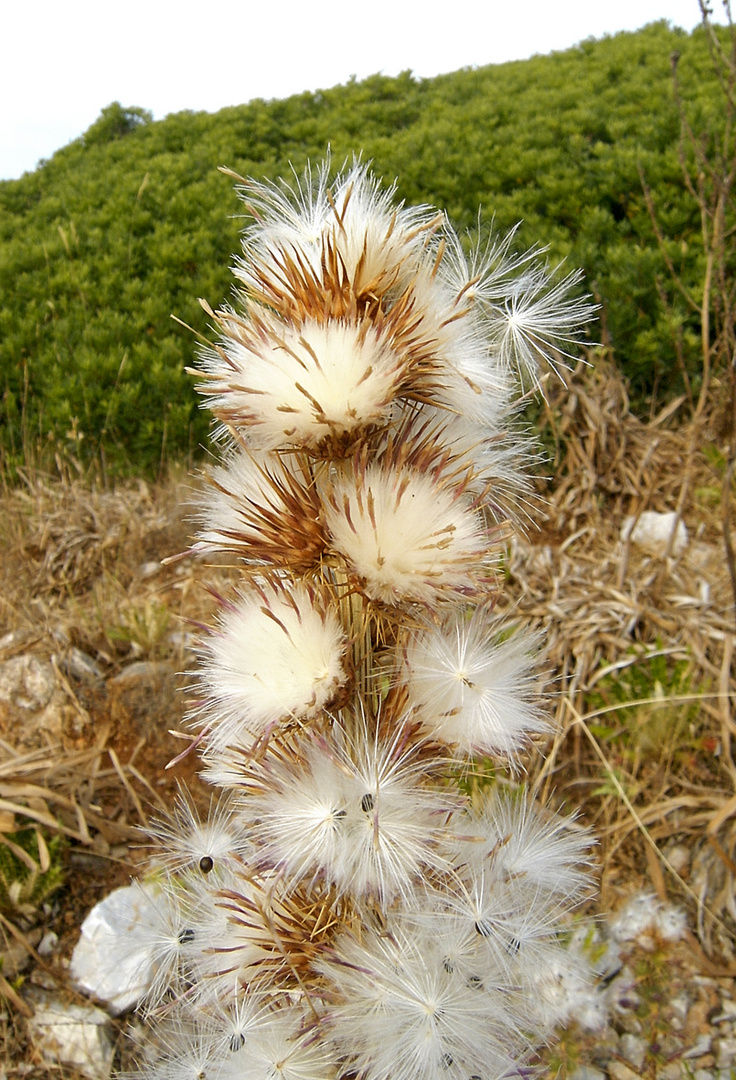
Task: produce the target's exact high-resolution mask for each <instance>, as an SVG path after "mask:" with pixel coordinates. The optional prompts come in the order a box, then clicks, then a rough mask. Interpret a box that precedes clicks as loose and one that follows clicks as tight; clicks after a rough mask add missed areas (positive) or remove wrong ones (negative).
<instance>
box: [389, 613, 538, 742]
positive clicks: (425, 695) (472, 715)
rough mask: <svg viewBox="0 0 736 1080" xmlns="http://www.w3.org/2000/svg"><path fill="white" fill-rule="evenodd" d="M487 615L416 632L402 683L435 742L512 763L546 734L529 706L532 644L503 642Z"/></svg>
mask: <svg viewBox="0 0 736 1080" xmlns="http://www.w3.org/2000/svg"><path fill="white" fill-rule="evenodd" d="M500 631H501V627H500V626H499V622H498V619H497V618H496V617H495V616H494V615H493V614H492V613H491V612H490V611H489V610H488V609H487V608H481V609H478V610H477V611H476V612H475V613H474V614H473V615H472V616H471V617H468V616H467V615H466V614H465V613H463V612H462V611H461V612H458V613H454V614H453V615H452V616H451V617H450V618H448V619H447V620H446V621H444V622H443V623H441V624H440V625H434V624H428V625H427V627H426V628H425V629H423V630H420V631H417V632H415V633H414V634H413V635H412V637H411V638H410V640H409V643H408V644H407V646H406V649H405V652H404V664H403V669H402V675H401V677H402V680H403V681H404V682H405V683H406V687H407V691H408V695H409V700H410V702H411V704H412V705H413V706H414V707H415V709H416V713H417V717H418V719H420V720H421V723H422V725H423V727H424V729H425V730H426V731H427V733H428V734H431V736H432V737H434V738H436V739H438V740H440V741H441V742H444V743H448V744H449V745H451V746H453V747H455V748H456V750H457V752H458V753H461V754H463V755H469V754H477V753H481V754H482V753H487V754H493V753H495V754H499V753H500V754H506V755H512V754H514V753H516V752H517V751H519V750H520V749H521V747H522V746H523V745H524V743H525V741H526V740H527V739H528V737H529V735H531V734H533V733H535V732H540V731H544V730H545V729H546V727H547V724H546V722H545V721H544V718H543V717H542V716H541V714H540V711H539V708H538V706H537V705H536V704H535V702H534V667H535V659H534V649H535V646H536V639H535V638H534V637H532V636H529V635H527V634H524V633H521V632H518V631H517V632H516V633H514V634H512V636H511V637H509V638H507V639H506V640H502V639H501V638H500Z"/></svg>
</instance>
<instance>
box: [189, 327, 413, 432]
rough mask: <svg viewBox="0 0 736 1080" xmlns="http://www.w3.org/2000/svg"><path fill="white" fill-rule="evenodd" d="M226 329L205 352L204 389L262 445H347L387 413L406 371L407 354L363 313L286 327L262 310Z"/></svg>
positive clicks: (218, 407) (214, 405) (235, 424)
mask: <svg viewBox="0 0 736 1080" xmlns="http://www.w3.org/2000/svg"><path fill="white" fill-rule="evenodd" d="M223 329H224V331H225V333H226V335H227V336H226V337H225V338H224V340H223V344H222V347H221V349H220V350H219V351H209V352H208V353H207V354H205V357H204V368H205V372H206V373H207V375H208V381H207V383H206V384H204V387H203V390H204V392H205V393H206V394H208V395H211V401H210V407H211V408H212V409H213V410H214V411H215V412H216V413H217V415H218V416H219V417H220V418H221V419H223V420H225V421H227V422H228V423H229V424H230V425H231V426H233V427H235V428H238V429H243V428H247V431H248V439H249V442H250V443H251V444H252V445H253V446H256V447H260V448H263V449H277V448H279V447H308V448H312V449H314V448H317V447H319V446H320V445H321V444H323V443H325V442H327V443H328V444H329V445H333V446H334V445H339V444H341V443H346V442H347V443H348V444H349V442H350V440H351V439H352V438H354V437H355V436H356V435H357V434H359V433H360V432H361V431H362V430H364V429H365V428H368V427H371V426H372V425H375V424H378V423H380V422H381V421H383V420H384V419H385V417H386V415H387V411H388V408H389V406H390V404H391V402H392V401H393V399H394V397H395V396H396V394H397V392H398V390H399V388H400V385H401V381H402V378H403V376H404V371H405V360H404V358H402V356H401V355H399V354H398V353H396V352H395V351H394V349H393V348H392V347H391V344H390V342H388V341H386V340H385V336H384V335H382V334H381V333H380V330H379V328H378V327H376V326H375V325H374V324H373V323H371V322H369V321H368V320H365V319H363V320H360V321H354V320H344V319H330V320H328V321H326V322H318V321H316V320H314V319H309V320H307V321H305V322H303V323H301V324H300V325H298V326H285V325H284V324H282V323H280V322H278V321H276V320H275V319H274V318H273V317H267V316H265V315H263V316H260V317H259V319H258V322H257V323H254V324H252V325H251V327H246V326H245V325H244V324H242V323H239V322H236V321H233V322H231V323H230V324H229V325H228V324H227V323H226V322H224V323H223Z"/></svg>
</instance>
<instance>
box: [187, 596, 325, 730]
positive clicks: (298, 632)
mask: <svg viewBox="0 0 736 1080" xmlns="http://www.w3.org/2000/svg"><path fill="white" fill-rule="evenodd" d="M345 647H346V641H345V635H344V632H343V630H342V628H341V626H340V622H339V620H338V618H337V615H336V614H335V613H334V612H333V611H330V610H325V609H324V607H323V606H322V604H320V603H319V602H318V600H317V597H316V596H315V594H314V593H313V592H312V591H311V590H310V589H308V588H307V587H306V586H305V585H302V584H296V585H293V586H291V587H288V586H286V585H279V586H277V585H275V584H273V585H264V586H262V587H261V588H260V589H253V590H251V591H249V592H247V593H244V594H241V595H240V596H239V598H238V600H237V602H236V603H235V604H233V605H231V606H228V607H226V608H224V610H223V611H222V613H221V615H220V619H219V625H218V627H217V630H216V631H215V632H214V633H212V634H211V635H210V636H209V638H208V639H207V640H206V641H205V642H204V643H203V665H202V669H201V672H200V679H201V685H202V689H203V691H204V698H205V703H204V707H203V711H204V715H205V716H206V719H207V721H208V722H209V724H210V726H216V727H219V728H224V731H221V732H220V740H221V741H222V740H223V739H224V740H225V741H227V740H228V739H229V738H231V737H232V738H236V737H238V736H239V735H242V733H243V731H246V732H249V733H251V734H253V735H254V736H255V737H260V736H261V735H262V734H263V733H264V732H265V731H266V730H267V729H268V728H269V726H272V725H274V724H277V723H278V722H279V721H282V720H286V719H297V720H308V719H310V718H311V717H313V716H315V715H316V714H317V713H318V712H319V711H320V710H321V709H322V708H324V706H325V705H326V704H328V703H329V702H330V701H331V700H332V698H333V697H334V695H335V693H336V692H337V690H338V688H339V687H340V686H341V685H342V684H343V682H344V681H345V677H346V675H345V668H344V665H343V656H344V653H345Z"/></svg>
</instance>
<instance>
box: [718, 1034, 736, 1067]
mask: <svg viewBox="0 0 736 1080" xmlns="http://www.w3.org/2000/svg"><path fill="white" fill-rule="evenodd" d="M714 1049H715V1053H716V1067H717V1068H718V1069H730V1068H731V1066H732V1065H733V1063H734V1061H736V1038H734V1037H733V1036H729V1037H727V1038H725V1039H724V1038H721V1039H717V1040H716V1044H715V1047H714Z"/></svg>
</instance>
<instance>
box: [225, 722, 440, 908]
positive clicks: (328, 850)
mask: <svg viewBox="0 0 736 1080" xmlns="http://www.w3.org/2000/svg"><path fill="white" fill-rule="evenodd" d="M356 724H357V729H356V733H355V735H354V737H352V738H348V739H342V738H339V739H338V740H337V741H336V740H333V739H327V738H323V737H320V738H315V739H313V740H311V741H310V742H309V743H308V744H307V745H306V746H304V745H302V746H301V747H300V751H299V754H298V756H297V755H296V754H293V755H291V756H289V757H286V756H284V757H283V758H281V759H278V757H276V756H274V754H272V755H271V756H270V757H269V759H268V760H265V761H264V762H263V764H262V765H261V766H260V770H261V771H260V776H259V777H258V780H257V781H253V780H252V781H251V787H252V789H253V790H252V791H251V793H250V794H249V795H248V797H247V798H246V799H245V800H244V812H245V815H246V818H245V820H246V821H247V820H248V818H252V822H251V823H249V824H248V832H249V835H250V836H251V838H252V839H253V842H254V843H255V845H256V847H257V849H258V858H259V859H261V860H262V861H263V863H264V864H265V865H266V866H268V867H271V868H273V869H274V870H277V871H278V872H279V873H281V874H282V876H283V880H284V882H285V887H286V888H289V887H290V886H294V887H296V886H297V885H299V884H300V883H302V882H303V881H307V882H312V883H314V881H315V880H322V881H325V882H327V883H328V884H329V885H331V886H332V887H334V888H335V889H336V890H337V891H338V893H339V894H347V895H350V896H352V897H354V898H359V899H362V898H365V897H371V898H372V899H373V900H374V901H377V902H378V903H380V904H382V905H385V904H387V903H390V902H391V901H393V900H394V899H395V898H396V897H397V896H402V897H404V898H405V899H408V898H410V897H411V896H412V895H413V892H414V889H415V887H416V884H417V882H418V881H419V880H420V879H421V877H422V875H423V874H424V873H426V872H427V871H429V870H432V871H434V872H440V871H447V870H448V868H449V862H448V859H447V856H446V853H445V850H444V845H445V837H446V835H447V825H446V821H447V815H448V813H449V811H450V810H451V808H452V807H453V806H455V805H456V804H457V801H458V799H457V796H453V795H451V794H450V793H448V792H447V791H443V790H442V789H441V788H438V787H436V786H431V785H430V784H428V782H427V776H426V768H427V766H426V763H423V762H422V761H421V760H420V759H419V757H418V754H417V746H416V744H412V743H411V742H409V743H408V744H407V745H405V741H406V734H405V732H404V731H401V730H400V731H398V732H397V733H396V734H395V735H394V736H393V737H386V736H384V735H382V734H380V733H379V734H376V733H372V732H370V731H369V729H368V726H367V725H366V723H364V722H363V721H362V720H361V719H357V720H356V719H355V718H353V720H352V721H351V722H350V724H349V726H350V727H351V728H355V727H356Z"/></svg>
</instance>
